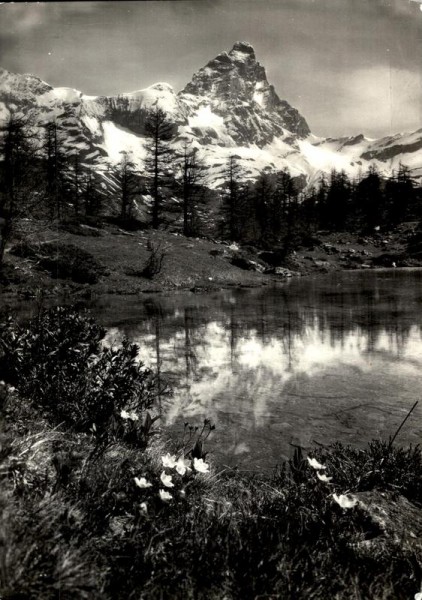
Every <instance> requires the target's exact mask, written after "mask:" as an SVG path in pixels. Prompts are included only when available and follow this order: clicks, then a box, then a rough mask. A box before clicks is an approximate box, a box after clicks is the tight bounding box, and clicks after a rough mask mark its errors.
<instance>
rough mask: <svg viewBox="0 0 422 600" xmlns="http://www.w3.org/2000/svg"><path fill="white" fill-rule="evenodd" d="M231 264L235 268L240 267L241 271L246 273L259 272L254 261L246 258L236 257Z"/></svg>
mask: <svg viewBox="0 0 422 600" xmlns="http://www.w3.org/2000/svg"><path fill="white" fill-rule="evenodd" d="M230 263H231V264H232V265H233V266H235V267H239V269H243V270H244V271H258V268H257V263H256V262H255V261H253V260H249V259H248V258H245V257H244V256H240V255H235V256H233V257H232V259H231V261H230Z"/></svg>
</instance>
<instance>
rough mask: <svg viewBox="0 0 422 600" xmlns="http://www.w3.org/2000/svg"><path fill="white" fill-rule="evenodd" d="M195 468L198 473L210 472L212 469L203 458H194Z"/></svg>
mask: <svg viewBox="0 0 422 600" xmlns="http://www.w3.org/2000/svg"><path fill="white" fill-rule="evenodd" d="M193 468H194V469H195V471H198V473H208V471H209V470H210V466H209V464H208V463H206V462H204V460H203V459H202V458H194V459H193Z"/></svg>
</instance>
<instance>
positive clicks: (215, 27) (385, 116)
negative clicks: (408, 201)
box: [0, 0, 422, 138]
mask: <svg viewBox="0 0 422 600" xmlns="http://www.w3.org/2000/svg"><path fill="white" fill-rule="evenodd" d="M420 8H421V3H420V0H149V1H138V2H136V1H132V2H123V1H118V2H113V1H109V2H49V3H25V4H24V3H16V4H14V3H9V2H4V3H0V66H2V67H4V68H6V69H8V70H9V71H13V72H17V73H32V74H34V75H37V76H39V77H40V78H41V79H43V80H44V81H46V82H48V83H49V84H51V85H53V86H67V87H73V88H76V89H79V90H81V91H83V92H84V93H86V94H90V95H99V94H101V95H113V94H118V93H123V92H129V91H134V90H137V89H142V88H145V87H148V86H149V85H152V84H153V83H155V82H157V81H166V82H168V83H170V84H171V85H172V86H173V87H174V88H175V90H176V91H179V90H180V89H182V88H183V87H184V86H185V85H186V83H187V82H188V81H190V79H191V77H192V75H193V73H194V72H195V71H197V70H198V69H199V68H201V67H202V66H204V65H205V64H206V63H207V62H208V61H209V60H211V59H212V58H214V57H215V56H216V55H217V54H219V53H220V52H222V51H224V50H226V51H229V50H230V49H231V48H232V46H233V44H234V43H235V42H236V41H238V40H242V41H247V42H249V43H250V44H252V45H253V47H254V49H255V53H256V56H257V60H258V61H259V62H260V63H261V64H262V65H263V66H264V67H265V68H266V71H267V77H268V80H269V82H270V83H272V84H273V85H274V87H275V90H276V92H277V93H278V95H279V96H280V97H281V98H283V99H285V100H287V101H288V102H289V103H290V104H292V105H293V106H295V107H296V108H298V109H299V111H300V112H301V113H302V115H303V116H304V117H305V118H306V120H307V121H308V124H309V126H310V128H311V130H312V132H313V133H315V134H316V135H321V136H340V135H355V134H358V133H364V134H365V135H367V136H368V137H373V138H376V137H381V136H384V135H390V134H392V133H397V132H401V131H413V130H415V129H418V128H421V127H422V10H420Z"/></svg>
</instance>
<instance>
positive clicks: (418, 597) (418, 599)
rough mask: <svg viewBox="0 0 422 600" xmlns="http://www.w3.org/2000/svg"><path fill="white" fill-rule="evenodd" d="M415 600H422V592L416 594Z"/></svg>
mask: <svg viewBox="0 0 422 600" xmlns="http://www.w3.org/2000/svg"><path fill="white" fill-rule="evenodd" d="M415 600H422V592H418V593H417V594H415Z"/></svg>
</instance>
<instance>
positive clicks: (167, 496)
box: [158, 490, 173, 502]
mask: <svg viewBox="0 0 422 600" xmlns="http://www.w3.org/2000/svg"><path fill="white" fill-rule="evenodd" d="M158 495H159V496H160V498H161V500H164V501H165V502H166V501H167V500H171V499H172V498H173V496H172V495H171V494H169V493H168V492H166V490H160V491H159V492H158Z"/></svg>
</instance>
